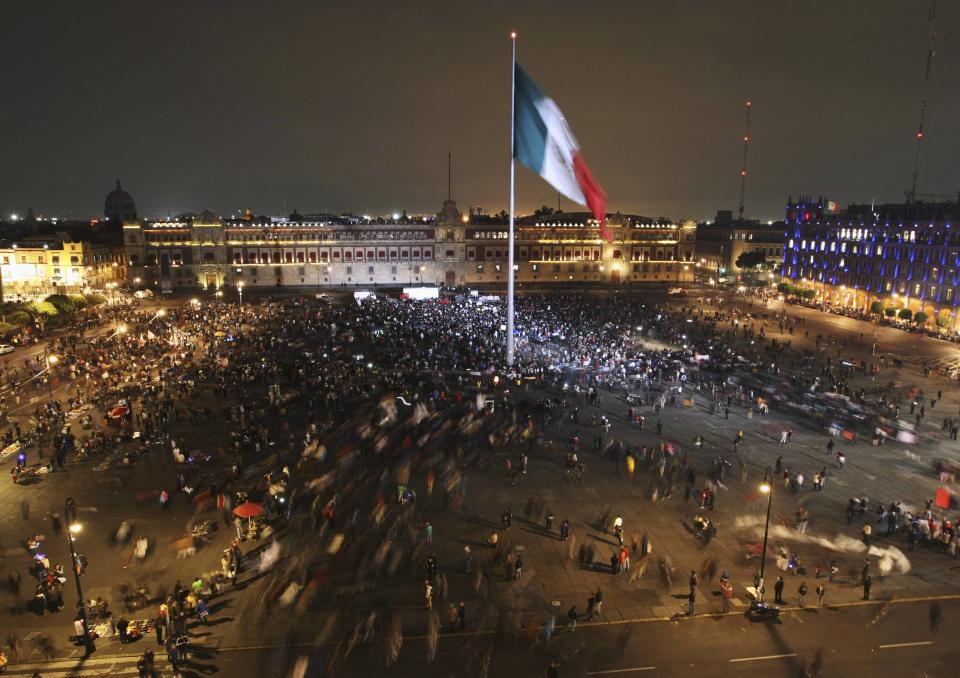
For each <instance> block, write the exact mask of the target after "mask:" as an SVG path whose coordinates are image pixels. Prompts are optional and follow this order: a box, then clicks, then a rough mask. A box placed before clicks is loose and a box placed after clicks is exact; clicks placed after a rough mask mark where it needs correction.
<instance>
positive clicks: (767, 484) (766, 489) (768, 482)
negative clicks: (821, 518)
mask: <svg viewBox="0 0 960 678" xmlns="http://www.w3.org/2000/svg"><path fill="white" fill-rule="evenodd" d="M760 491H761V492H763V493H764V494H766V495H767V522H766V525H764V528H763V553H762V554H761V555H760V581H759V582H758V583H757V596H756V598H757V602H758V603H762V602H763V575H764V571H765V570H766V565H767V538H768V537H769V536H770V509H771V507H772V506H773V467H771V466H768V467H767V468H766V470H765V471H764V472H763V484H762V485H760Z"/></svg>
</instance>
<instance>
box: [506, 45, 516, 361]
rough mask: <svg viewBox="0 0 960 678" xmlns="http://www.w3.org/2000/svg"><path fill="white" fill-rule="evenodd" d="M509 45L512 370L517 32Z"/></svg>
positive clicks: (509, 329) (509, 324) (510, 338)
mask: <svg viewBox="0 0 960 678" xmlns="http://www.w3.org/2000/svg"><path fill="white" fill-rule="evenodd" d="M510 44H511V47H512V56H513V58H512V60H511V61H512V64H511V67H510V232H509V236H508V237H509V240H508V241H507V245H508V247H507V369H508V370H512V368H513V357H514V356H513V220H514V215H513V212H514V202H513V187H514V175H515V171H516V167H515V166H516V163H515V162H514V159H513V157H514V154H515V150H516V149H515V148H514V144H515V143H516V137H515V136H514V125H515V124H516V121H515V120H514V118H515V117H516V102H515V99H516V96H517V32H516V31H513V32H512V33H510Z"/></svg>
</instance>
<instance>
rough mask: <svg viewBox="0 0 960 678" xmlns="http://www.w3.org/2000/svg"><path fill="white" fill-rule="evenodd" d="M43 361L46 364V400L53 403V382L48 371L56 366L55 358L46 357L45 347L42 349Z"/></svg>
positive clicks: (53, 356) (52, 356)
mask: <svg viewBox="0 0 960 678" xmlns="http://www.w3.org/2000/svg"><path fill="white" fill-rule="evenodd" d="M43 360H44V362H45V363H46V364H47V399H48V400H49V401H50V402H53V381H52V378H53V377H52V375H51V373H50V369H51V368H52V367H53V366H54V365H56V364H57V360H58V358H57V356H55V355H47V347H46V346H44V347H43Z"/></svg>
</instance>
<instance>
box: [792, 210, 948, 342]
mask: <svg viewBox="0 0 960 678" xmlns="http://www.w3.org/2000/svg"><path fill="white" fill-rule="evenodd" d="M958 224H960V199H958V200H957V201H955V202H950V201H938V202H910V203H904V204H889V205H877V206H871V205H851V206H849V207H848V208H846V209H845V210H843V211H836V212H831V211H829V209H828V203H826V202H825V201H823V200H822V199H818V200H811V199H805V198H800V200H798V201H797V202H793V201H792V200H791V201H790V202H788V204H787V221H786V232H787V241H786V244H785V248H784V257H783V264H782V275H783V276H784V277H786V278H790V279H792V280H793V281H795V282H796V283H797V284H798V285H800V286H804V287H811V288H813V289H814V290H815V291H816V292H817V299H818V300H819V301H820V302H822V303H825V304H832V305H842V306H847V307H853V308H859V309H861V310H863V311H869V310H870V306H871V305H872V303H873V302H874V301H881V302H882V303H883V305H884V306H885V307H891V306H892V307H897V308H909V309H910V310H911V311H913V312H917V311H923V312H924V313H925V314H926V315H927V316H929V317H931V318H938V319H939V320H940V324H941V325H942V326H947V324H948V323H949V326H951V327H953V326H955V325H954V323H955V319H956V306H957V303H958V299H957V290H958V288H960V228H958ZM943 314H952V315H951V319H950V320H949V321H948V320H947V319H946V316H945V315H943Z"/></svg>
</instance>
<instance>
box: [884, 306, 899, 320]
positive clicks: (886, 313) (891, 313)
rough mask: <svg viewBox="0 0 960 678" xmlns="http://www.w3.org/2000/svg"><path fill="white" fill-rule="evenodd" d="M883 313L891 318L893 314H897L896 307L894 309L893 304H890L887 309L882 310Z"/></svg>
mask: <svg viewBox="0 0 960 678" xmlns="http://www.w3.org/2000/svg"><path fill="white" fill-rule="evenodd" d="M883 314H884V315H885V316H887V317H888V318H892V317H894V316H895V315H897V309H895V308H894V307H893V306H891V307H890V308H888V309H887V310H885V311H884V312H883Z"/></svg>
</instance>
